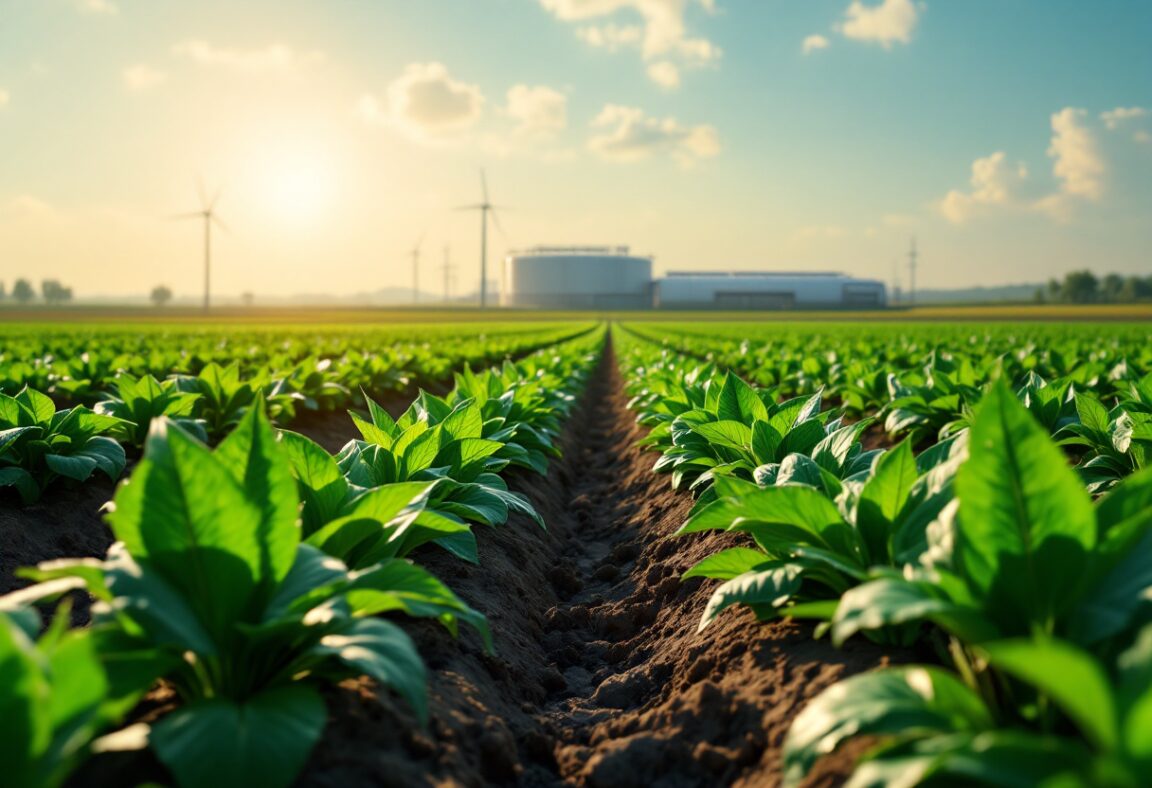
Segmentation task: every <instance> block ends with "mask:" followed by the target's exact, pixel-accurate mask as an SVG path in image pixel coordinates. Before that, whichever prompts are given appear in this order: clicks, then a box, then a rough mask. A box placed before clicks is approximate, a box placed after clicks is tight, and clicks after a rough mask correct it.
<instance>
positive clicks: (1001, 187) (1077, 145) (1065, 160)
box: [938, 107, 1107, 224]
mask: <svg viewBox="0 0 1152 788" xmlns="http://www.w3.org/2000/svg"><path fill="white" fill-rule="evenodd" d="M1087 120H1088V113H1087V111H1085V110H1083V109H1077V108H1075V107H1065V108H1064V109H1062V110H1060V111H1059V112H1057V113H1055V114H1053V115H1052V118H1051V123H1052V138H1051V141H1050V143H1049V145H1048V151H1047V153H1048V156H1049V157H1050V158H1051V159H1052V174H1053V176H1054V177H1055V179H1056V181H1057V182H1058V184H1059V185H1058V189H1057V190H1056V191H1055V192H1053V193H1051V194H1048V195H1046V196H1043V197H1040V198H1039V199H1033V200H1026V199H1024V198H1023V197H1022V195H1021V194H1020V192H1021V188H1020V187H1021V185H1022V184H1023V183H1024V181H1025V180H1026V179H1027V177H1028V172H1027V170H1026V169H1025V167H1024V165H1023V164H1016V165H1012V164H1011V163H1010V162H1009V161H1008V159H1007V156H1006V155H1005V154H1004V153H1003V152H1002V151H1000V152H997V153H993V154H992V155H991V156H987V157H985V158H982V159H977V160H976V161H975V162H974V163H973V164H972V189H971V190H970V191H967V192H964V191H959V190H953V191H950V192H949V193H948V194H947V195H946V196H945V197H944V199H943V200H941V201H940V203H939V205H938V207H939V209H940V212H941V213H942V214H943V215H944V217H945V218H946V219H948V220H949V221H951V222H954V223H956V224H960V223H963V222H965V221H967V220H968V219H969V218H971V217H972V216H974V215H975V214H977V213H978V212H980V211H982V210H984V209H987V208H990V207H993V206H996V207H1000V208H1007V209H1013V210H1018V211H1036V212H1040V213H1046V214H1048V215H1049V216H1051V217H1053V218H1055V219H1059V220H1061V221H1066V220H1068V219H1070V218H1071V216H1072V212H1073V210H1074V209H1075V208H1076V206H1077V205H1078V204H1081V203H1083V202H1084V201H1091V202H1096V201H1099V200H1100V199H1102V198H1103V197H1104V193H1105V190H1106V183H1105V180H1106V178H1105V176H1106V174H1107V164H1106V161H1105V158H1104V156H1103V154H1102V152H1101V150H1100V145H1099V142H1098V140H1097V138H1096V133H1095V132H1094V131H1093V130H1092V129H1091V128H1090V127H1089V126H1088V124H1087V122H1086V121H1087ZM1106 122H1107V121H1105V123H1106Z"/></svg>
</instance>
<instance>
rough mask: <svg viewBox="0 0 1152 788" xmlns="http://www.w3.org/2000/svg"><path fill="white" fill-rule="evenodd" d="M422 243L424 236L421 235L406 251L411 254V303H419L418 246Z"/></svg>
mask: <svg viewBox="0 0 1152 788" xmlns="http://www.w3.org/2000/svg"><path fill="white" fill-rule="evenodd" d="M423 244H424V236H423V235H421V236H420V238H419V239H418V240H417V241H416V245H415V246H413V247H412V249H411V250H410V251H409V252H408V254H410V255H412V303H413V304H419V303H420V247H421V246H422V245H423Z"/></svg>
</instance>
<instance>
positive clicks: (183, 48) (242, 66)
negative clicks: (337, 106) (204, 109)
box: [172, 39, 324, 73]
mask: <svg viewBox="0 0 1152 788" xmlns="http://www.w3.org/2000/svg"><path fill="white" fill-rule="evenodd" d="M172 52H173V54H176V55H180V56H182V57H186V58H189V59H190V60H193V61H195V62H196V63H199V64H200V65H203V66H219V67H222V68H232V69H236V70H237V71H248V72H253V73H255V72H267V71H289V70H292V69H296V68H303V67H306V66H312V65H316V64H318V63H322V62H323V61H324V53H323V52H316V51H311V52H299V51H297V50H295V49H293V48H292V47H290V46H287V45H285V44H269V45H268V46H266V47H263V48H260V49H232V48H228V47H218V46H215V45H214V44H211V43H209V42H208V41H203V40H199V39H196V40H189V41H182V42H180V43H178V44H176V45H175V46H173V47H172Z"/></svg>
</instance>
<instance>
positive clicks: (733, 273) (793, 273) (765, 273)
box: [666, 271, 848, 279]
mask: <svg viewBox="0 0 1152 788" xmlns="http://www.w3.org/2000/svg"><path fill="white" fill-rule="evenodd" d="M666 276H669V277H693V276H695V277H708V278H712V279H720V278H726V277H728V278H735V277H756V278H761V277H785V276H791V277H796V276H801V277H845V278H846V277H847V276H848V275H847V274H845V273H843V272H840V271H669V272H668V273H667V274H666Z"/></svg>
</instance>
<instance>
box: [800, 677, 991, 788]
mask: <svg viewBox="0 0 1152 788" xmlns="http://www.w3.org/2000/svg"><path fill="white" fill-rule="evenodd" d="M992 725H993V720H992V716H991V714H990V713H989V711H988V709H987V708H986V707H985V706H984V703H983V701H981V699H980V697H979V696H978V695H976V694H975V693H974V692H972V690H970V689H968V687H966V686H964V684H962V683H961V682H960V680H959V679H957V678H956V677H955V676H953V675H952V674H951V673H948V672H946V671H944V670H942V669H940V668H935V667H923V666H910V667H904V668H890V669H886V670H878V671H875V672H873V673H864V674H861V675H859V676H853V677H851V678H849V679H846V680H844V681H841V682H839V683H838V684H833V685H832V686H831V687H829V688H828V689H826V690H824V692H822V693H821V694H820V695H818V696H817V697H816V699H815V700H813V701H812V702H811V703H809V704H808V706H807V707H805V709H804V710H803V711H802V712H800V714H799V715H798V716H797V717H796V719H795V721H794V722H793V723H792V727H791V728H790V729H789V731H788V736H787V738H786V739H785V741H784V783H785V785H789V786H795V785H799V783H800V781H801V780H802V779H803V778H804V776H805V775H806V774H807V773H808V771H809V770H810V769H811V768H812V766H814V765H815V763H816V761H817V760H819V759H820V758H821V757H823V756H825V755H829V754H831V753H833V752H835V751H836V750H837V749H838V748H839V747H840V746H841V745H842V744H843V743H844V742H846V741H848V740H849V739H852V738H855V737H857V736H909V735H912V736H920V737H923V736H930V735H932V734H936V733H942V734H948V733H964V732H969V733H974V732H978V731H983V730H987V729H990V728H991V727H992Z"/></svg>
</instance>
